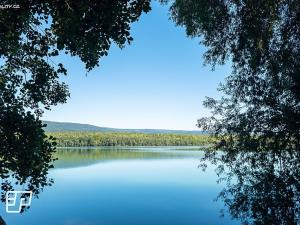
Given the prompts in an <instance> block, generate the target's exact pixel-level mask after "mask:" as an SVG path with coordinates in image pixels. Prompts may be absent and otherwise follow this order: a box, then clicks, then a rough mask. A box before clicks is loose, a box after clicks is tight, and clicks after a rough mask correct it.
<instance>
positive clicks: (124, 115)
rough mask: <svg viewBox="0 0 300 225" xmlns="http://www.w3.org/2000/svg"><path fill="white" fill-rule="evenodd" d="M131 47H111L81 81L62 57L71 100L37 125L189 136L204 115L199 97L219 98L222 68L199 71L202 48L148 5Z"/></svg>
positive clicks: (75, 63) (75, 62)
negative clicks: (58, 123) (185, 132)
mask: <svg viewBox="0 0 300 225" xmlns="http://www.w3.org/2000/svg"><path fill="white" fill-rule="evenodd" d="M131 29H132V30H131V34H132V36H133V38H134V41H133V42H132V43H131V45H128V46H126V47H125V48H124V49H122V50H121V49H119V48H117V47H116V46H112V47H111V49H110V51H109V55H108V56H107V57H104V58H102V59H101V61H100V66H99V67H97V68H95V69H94V70H92V71H91V72H89V73H88V74H87V76H86V71H85V67H84V64H83V63H82V62H81V61H80V60H79V59H78V58H76V57H70V56H63V57H61V58H60V60H61V62H63V64H64V65H65V66H66V68H67V69H68V76H67V77H66V78H63V80H64V81H65V82H66V83H67V84H68V85H69V88H70V92H71V98H70V99H69V100H68V102H67V103H66V104H64V105H59V106H56V107H53V108H52V110H51V111H46V112H45V114H44V117H43V120H51V121H61V122H78V123H89V124H93V125H98V126H106V127H115V128H160V129H186V130H195V129H197V127H196V121H197V119H198V118H200V117H202V116H207V115H208V114H209V111H208V110H207V109H205V108H204V107H203V106H202V102H203V100H204V99H205V96H209V97H220V95H221V93H219V92H217V90H216V89H217V87H218V84H219V83H220V82H223V81H224V78H225V76H227V75H228V74H229V73H230V67H229V66H228V65H225V66H219V67H217V68H216V70H214V71H211V66H209V65H208V66H203V53H204V52H205V47H204V46H202V45H200V44H199V39H198V40H197V39H190V38H187V36H186V34H185V31H184V29H183V28H182V27H176V26H175V24H174V23H173V21H171V20H169V15H168V7H167V6H162V5H159V4H158V3H156V2H153V3H152V11H151V12H150V13H148V14H145V15H143V16H142V17H141V19H140V21H138V22H136V23H134V24H133V25H132V27H131Z"/></svg>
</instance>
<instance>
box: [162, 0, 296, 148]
mask: <svg viewBox="0 0 300 225" xmlns="http://www.w3.org/2000/svg"><path fill="white" fill-rule="evenodd" d="M163 2H171V4H172V5H171V8H170V13H171V17H172V19H173V20H174V21H175V22H176V24H177V25H179V26H183V27H185V28H186V33H187V35H188V36H190V37H200V38H201V43H202V44H204V45H205V46H207V48H208V50H207V52H206V53H205V55H204V58H205V62H206V63H210V64H212V65H213V66H215V65H217V64H224V63H226V62H229V61H230V62H231V63H232V73H231V74H230V75H229V76H228V77H227V79H226V81H225V83H224V84H223V85H221V86H220V90H221V91H223V93H224V97H223V98H222V99H219V100H215V99H212V98H208V99H207V101H206V102H205V106H206V107H208V108H210V109H211V110H212V114H213V116H211V117H208V118H202V119H200V120H199V127H201V128H204V129H207V130H210V131H212V132H213V133H214V134H215V135H217V136H218V137H219V138H220V139H221V141H220V142H219V147H222V148H226V147H229V148H228V149H239V150H241V149H259V148H261V147H265V146H267V145H268V146H269V147H270V148H273V147H274V148H276V149H283V148H284V149H290V148H292V149H295V148H296V147H297V148H298V147H299V146H300V143H299V141H300V58H299V55H300V2H299V1H298V0H291V1H288V0H283V1H282V0H276V1H269V0H260V1H254V0H253V1H252V0H250V1H249V0H239V1H236V0H215V1H206V0H187V1H186V0H175V1H163Z"/></svg>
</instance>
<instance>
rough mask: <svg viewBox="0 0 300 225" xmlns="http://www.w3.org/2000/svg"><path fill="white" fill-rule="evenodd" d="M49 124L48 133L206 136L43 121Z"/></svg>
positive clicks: (46, 128) (186, 132)
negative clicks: (94, 132) (85, 132)
mask: <svg viewBox="0 0 300 225" xmlns="http://www.w3.org/2000/svg"><path fill="white" fill-rule="evenodd" d="M43 123H44V124H47V127H45V128H44V130H45V131H46V132H76V131H78V132H84V131H89V132H91V131H97V132H120V133H124V132H127V133H145V134H205V132H203V131H186V130H161V129H117V128H109V127H98V126H94V125H90V124H80V123H65V122H53V121H43Z"/></svg>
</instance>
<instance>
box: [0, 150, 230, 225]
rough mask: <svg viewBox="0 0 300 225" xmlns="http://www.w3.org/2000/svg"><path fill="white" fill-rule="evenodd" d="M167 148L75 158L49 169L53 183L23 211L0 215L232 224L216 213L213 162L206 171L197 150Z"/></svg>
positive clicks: (57, 222)
mask: <svg viewBox="0 0 300 225" xmlns="http://www.w3.org/2000/svg"><path fill="white" fill-rule="evenodd" d="M123 151H125V150H123ZM147 151H150V152H151V151H152V150H149V149H148V150H147ZM155 151H156V152H157V151H159V150H157V149H156V150H155ZM105 153H106V154H109V152H105ZM124 153H125V152H123V153H121V154H124ZM161 153H165V151H162V152H161ZM170 153H172V154H173V153H174V157H173V158H172V156H170V155H168V157H166V156H165V155H164V154H162V157H161V158H160V157H159V155H157V156H156V158H153V156H151V157H144V158H143V157H142V158H135V157H129V158H128V159H126V160H125V159H120V158H118V157H116V154H114V153H112V155H113V156H114V157H112V158H111V159H110V160H108V159H107V158H106V160H104V161H102V160H101V157H100V158H99V155H97V157H98V161H97V160H96V161H93V163H91V164H89V165H87V164H82V163H83V162H80V161H78V163H79V165H83V166H76V165H75V166H74V167H68V168H57V169H54V170H51V171H50V176H51V177H53V178H54V179H55V184H54V186H53V187H48V188H46V190H45V191H44V192H43V193H42V194H41V195H40V199H34V200H33V202H32V207H31V209H29V211H28V212H26V213H25V214H23V215H8V214H4V213H3V210H2V211H1V215H3V217H4V219H5V220H6V222H7V224H8V225H15V224H16V225H17V224H22V225H23V224H28V225H40V224H44V225H48V224H49V225H50V224H51V225H94V224H95V225H96V224H97V225H98V224H103V225H110V224H111V225H115V224H120V225H123V224H129V225H135V224H137V225H143V224H146V225H148V224H149V225H150V224H164V225H167V224H172V225H176V224H178V225H189V224H191V225H192V224H205V225H206V224H230V225H231V224H234V223H233V222H232V221H230V220H229V218H228V216H225V218H220V217H219V216H220V213H219V209H220V207H221V206H222V205H221V203H220V202H214V201H213V199H215V197H216V196H217V193H218V192H219V191H220V190H221V186H220V185H218V186H217V185H216V179H217V177H216V175H215V173H214V171H213V168H212V167H209V168H208V169H207V170H206V172H205V173H204V172H202V170H201V169H199V168H198V165H199V158H200V157H201V155H202V153H201V152H198V151H188V152H186V154H184V152H179V153H176V151H171V152H170ZM130 154H133V155H135V154H136V152H134V151H133V152H129V151H127V156H128V155H130ZM100 155H101V154H100ZM178 155H180V157H178ZM65 156H66V155H65ZM73 156H74V155H73ZM94 156H95V157H94V159H95V158H97V157H96V155H94ZM136 156H138V155H136ZM144 156H145V155H144Z"/></svg>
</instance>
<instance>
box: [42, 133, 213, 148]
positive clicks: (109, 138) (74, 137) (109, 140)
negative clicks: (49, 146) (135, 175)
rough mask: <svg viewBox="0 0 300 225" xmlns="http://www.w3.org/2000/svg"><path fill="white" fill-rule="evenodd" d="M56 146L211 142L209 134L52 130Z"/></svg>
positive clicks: (180, 144)
mask: <svg viewBox="0 0 300 225" xmlns="http://www.w3.org/2000/svg"><path fill="white" fill-rule="evenodd" d="M47 135H48V136H50V135H51V136H53V137H55V138H56V142H57V146H58V147H84V146H200V145H207V144H209V143H212V138H211V137H209V135H204V134H203V135H186V134H144V133H106V132H105V133H104V132H53V133H47Z"/></svg>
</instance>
